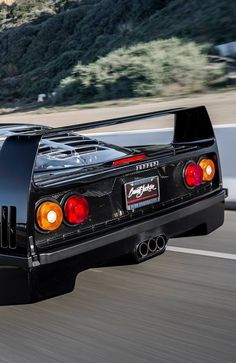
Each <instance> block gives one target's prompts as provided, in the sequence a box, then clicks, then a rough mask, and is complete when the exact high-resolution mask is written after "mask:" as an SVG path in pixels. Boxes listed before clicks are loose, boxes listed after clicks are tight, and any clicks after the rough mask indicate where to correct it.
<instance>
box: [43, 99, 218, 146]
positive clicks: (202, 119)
mask: <svg viewBox="0 0 236 363" xmlns="http://www.w3.org/2000/svg"><path fill="white" fill-rule="evenodd" d="M167 115H174V116H175V120H174V137H173V143H190V142H196V141H202V140H208V139H212V138H215V135H214V130H213V128H212V124H211V120H210V117H209V115H208V112H207V110H206V107H205V106H199V107H193V108H174V109H169V110H163V111H156V112H149V113H142V114H137V115H132V116H127V117H119V118H112V119H108V120H102V121H94V122H87V123H84V124H78V125H70V126H64V127H57V128H53V129H49V130H48V131H46V134H47V135H48V136H53V135H55V134H58V133H62V132H69V131H77V132H79V131H84V130H91V129H97V128H102V127H110V126H115V125H122V124H126V123H132V122H137V121H142V120H145V119H153V118H159V117H162V116H167Z"/></svg>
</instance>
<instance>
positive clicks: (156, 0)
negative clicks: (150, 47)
mask: <svg viewBox="0 0 236 363" xmlns="http://www.w3.org/2000/svg"><path fill="white" fill-rule="evenodd" d="M38 4H39V2H38V1H35V0H29V1H26V0H19V2H17V3H16V4H14V5H13V6H12V7H10V8H7V14H8V15H7V17H8V19H7V22H6V20H5V21H2V24H5V26H3V27H2V30H1V32H0V81H1V85H2V87H1V89H0V100H2V101H5V100H9V101H12V100H14V99H16V100H17V99H20V100H22V99H36V97H37V94H38V93H42V92H43V93H44V92H51V91H53V90H55V89H56V88H57V87H58V86H59V84H60V82H61V80H63V79H64V78H66V80H67V81H66V82H67V83H68V78H67V77H68V76H69V75H70V74H71V71H72V70H73V67H74V66H76V65H77V64H78V62H79V63H80V64H82V65H84V66H86V65H89V64H90V67H91V65H92V64H94V67H96V66H97V63H96V61H97V59H98V58H99V57H106V56H107V55H109V54H110V53H111V52H113V51H115V50H116V49H120V48H123V50H122V52H123V53H124V52H125V49H126V48H129V47H130V46H134V45H136V44H138V43H141V42H144V43H149V42H150V41H155V40H158V41H161V40H165V41H166V40H168V39H170V38H172V37H176V38H179V43H175V44H176V47H177V48H178V47H179V46H182V45H183V44H188V42H190V43H191V42H192V41H194V42H195V46H196V48H198V56H199V62H205V61H206V56H205V52H206V51H204V49H205V50H206V49H209V48H211V46H212V45H214V44H216V43H221V42H225V41H231V40H234V39H236V27H235V26H234V19H235V17H236V7H235V1H234V0H228V1H227V2H226V1H225V0H218V1H217V2H216V1H215V0H209V1H207V2H205V1H201V0H189V1H187V2H186V1H185V0H149V1H146V0H133V1H129V0H116V1H115V0H80V1H75V0H74V1H73V0H71V1H69V0H67V1H66V0H64V1H63V0H58V1H50V0H44V1H41V2H40V5H38ZM22 9H23V10H22ZM24 9H25V10H24ZM6 24H7V26H6ZM222 29H223V31H222ZM170 41H171V40H170ZM202 44H207V48H206V47H205V48H204V49H203V48H202ZM138 49H139V52H138V53H137V54H136V56H137V58H139V57H140V56H141V53H142V52H143V50H142V49H140V48H138ZM160 49H161V45H160V44H159V52H160ZM140 52H141V53H140ZM165 56H166V57H167V58H168V55H165ZM183 56H184V54H183ZM172 57H173V52H172ZM109 59H110V58H109ZM173 63H174V62H173ZM83 69H84V68H83ZM164 71H165V72H168V67H166V69H164ZM177 71H178V69H176V72H177ZM81 72H82V70H81ZM77 73H78V67H77ZM82 73H83V72H82ZM75 76H76V70H74V71H73V77H75ZM80 76H81V74H80ZM167 77H168V73H167ZM72 81H74V80H72ZM174 82H175V80H174ZM62 83H63V82H62ZM157 88H158V87H157ZM121 93H122V92H121ZM118 96H119V95H118ZM67 97H69V95H68V96H67Z"/></svg>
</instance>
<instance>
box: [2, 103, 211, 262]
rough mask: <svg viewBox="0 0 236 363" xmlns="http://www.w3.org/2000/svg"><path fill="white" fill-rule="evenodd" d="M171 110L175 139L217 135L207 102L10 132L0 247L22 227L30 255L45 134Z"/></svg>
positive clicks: (182, 140) (8, 243) (11, 240)
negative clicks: (37, 169)
mask: <svg viewBox="0 0 236 363" xmlns="http://www.w3.org/2000/svg"><path fill="white" fill-rule="evenodd" d="M168 114H174V115H175V130H174V138H173V142H174V143H193V142H195V143H196V142H201V141H203V140H205V141H206V140H209V139H211V140H213V139H214V138H215V136H214V131H213V128H212V125H211V121H210V118H209V116H208V113H207V110H206V108H205V107H204V106H201V107H195V108H187V109H183V108H180V109H171V110H166V111H158V112H151V113H146V114H140V115H134V116H129V117H121V118H115V119H110V120H104V121H96V122H89V123H85V124H79V125H72V126H65V127H58V128H51V129H50V128H49V129H39V128H37V129H36V130H30V129H29V131H27V132H24V133H23V132H22V133H17V134H16V135H10V136H8V137H7V138H6V139H5V141H4V143H3V146H2V149H1V151H0V171H1V177H0V236H2V237H0V248H3V245H2V244H3V242H4V243H5V244H6V246H4V247H5V248H12V249H13V248H15V247H16V234H17V233H18V232H17V231H21V232H20V234H19V235H18V234H17V236H18V237H17V238H20V239H23V240H25V239H28V240H29V244H28V246H27V255H28V256H30V255H31V252H32V251H31V250H32V248H33V246H32V236H33V233H34V224H33V222H32V221H33V218H32V215H34V206H33V204H34V203H32V192H33V190H34V186H33V172H34V165H35V160H36V156H37V153H38V149H39V145H40V141H41V139H42V138H44V137H53V136H60V134H63V133H65V132H69V131H74V132H80V131H83V130H88V129H94V128H100V127H106V126H112V125H119V124H125V123H128V122H135V121H138V120H144V119H151V118H157V117H161V116H165V115H168ZM19 236H20V237H19ZM3 237H4V241H3ZM0 256H1V255H0ZM30 258H31V257H29V261H30ZM0 260H1V259H0ZM20 263H21V262H20V260H19V264H20ZM27 263H28V262H27Z"/></svg>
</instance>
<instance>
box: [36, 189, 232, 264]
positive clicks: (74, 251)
mask: <svg viewBox="0 0 236 363" xmlns="http://www.w3.org/2000/svg"><path fill="white" fill-rule="evenodd" d="M226 196H227V192H226V191H225V190H221V191H220V192H218V193H216V194H214V195H212V196H210V197H209V196H208V197H205V198H204V199H201V200H199V201H198V202H195V203H192V204H190V205H187V206H185V207H182V208H180V209H177V210H174V211H171V212H169V213H165V214H164V215H160V216H157V217H155V218H152V219H148V220H145V221H142V222H139V223H135V224H132V225H129V226H126V227H122V228H120V229H119V230H116V231H115V232H112V233H108V234H105V235H102V236H99V237H96V238H93V239H89V240H87V241H85V242H83V243H80V244H78V245H73V246H70V247H66V248H62V249H58V250H55V251H53V252H46V253H40V254H39V262H40V265H47V264H51V263H55V262H58V261H61V260H64V259H68V258H71V257H73V256H77V255H81V254H84V253H86V252H90V251H92V250H96V249H99V248H101V247H105V246H107V245H111V244H112V245H114V247H115V245H116V244H117V243H122V241H125V242H126V243H127V240H129V239H130V240H134V241H135V243H136V242H137V241H139V240H140V241H141V240H145V239H148V238H150V237H152V236H155V235H159V234H165V235H166V236H167V237H168V238H171V237H177V236H181V235H184V234H186V233H187V232H188V231H191V230H193V229H194V228H196V227H198V226H201V225H202V226H204V229H203V233H202V234H208V233H210V232H212V231H213V230H214V229H216V228H218V227H219V226H220V225H222V224H223V222H224V200H225V197H226ZM204 231H205V232H204ZM190 234H191V233H190ZM108 257H109V256H108Z"/></svg>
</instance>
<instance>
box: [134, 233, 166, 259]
mask: <svg viewBox="0 0 236 363" xmlns="http://www.w3.org/2000/svg"><path fill="white" fill-rule="evenodd" d="M166 243H167V237H166V236H165V235H160V236H157V237H153V238H150V239H149V240H148V241H144V242H140V243H139V244H138V245H137V247H136V251H137V252H136V255H137V259H138V260H143V259H145V258H147V257H151V256H152V255H156V254H161V253H162V252H164V251H165V248H166Z"/></svg>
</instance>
